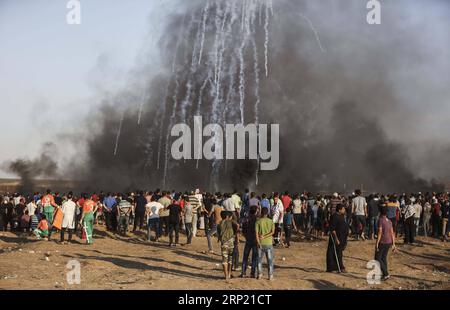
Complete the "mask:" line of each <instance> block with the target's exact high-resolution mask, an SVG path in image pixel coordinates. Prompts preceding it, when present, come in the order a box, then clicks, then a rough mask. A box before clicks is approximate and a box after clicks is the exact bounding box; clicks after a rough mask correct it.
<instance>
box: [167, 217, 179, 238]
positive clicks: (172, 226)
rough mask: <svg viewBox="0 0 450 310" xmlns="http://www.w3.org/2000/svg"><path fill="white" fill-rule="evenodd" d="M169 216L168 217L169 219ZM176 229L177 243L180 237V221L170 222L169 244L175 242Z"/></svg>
mask: <svg viewBox="0 0 450 310" xmlns="http://www.w3.org/2000/svg"><path fill="white" fill-rule="evenodd" d="M168 218H169V217H167V219H168ZM174 231H175V243H176V244H177V243H179V239H180V223H179V222H176V223H174V222H172V223H169V244H173V232H174Z"/></svg>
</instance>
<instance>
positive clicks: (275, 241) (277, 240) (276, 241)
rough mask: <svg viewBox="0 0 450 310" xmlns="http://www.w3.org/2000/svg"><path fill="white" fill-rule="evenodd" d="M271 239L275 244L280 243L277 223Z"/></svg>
mask: <svg viewBox="0 0 450 310" xmlns="http://www.w3.org/2000/svg"><path fill="white" fill-rule="evenodd" d="M273 239H274V243H275V244H280V243H281V225H280V224H278V223H276V224H275V232H274V234H273Z"/></svg>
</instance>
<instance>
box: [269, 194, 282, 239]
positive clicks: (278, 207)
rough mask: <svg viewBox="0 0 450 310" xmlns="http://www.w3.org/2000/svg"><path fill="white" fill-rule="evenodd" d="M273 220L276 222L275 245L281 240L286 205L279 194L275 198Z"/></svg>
mask: <svg viewBox="0 0 450 310" xmlns="http://www.w3.org/2000/svg"><path fill="white" fill-rule="evenodd" d="M272 215H273V217H272V221H273V223H274V224H275V233H274V242H275V245H277V244H280V242H281V226H282V225H283V216H284V207H283V203H282V202H281V200H280V199H279V198H278V196H275V197H274V198H273V206H272Z"/></svg>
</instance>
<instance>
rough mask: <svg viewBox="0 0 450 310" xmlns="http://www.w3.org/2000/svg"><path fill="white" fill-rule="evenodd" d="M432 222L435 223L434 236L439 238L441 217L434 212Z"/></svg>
mask: <svg viewBox="0 0 450 310" xmlns="http://www.w3.org/2000/svg"><path fill="white" fill-rule="evenodd" d="M431 223H432V225H433V237H435V238H438V237H439V236H440V228H441V218H440V217H439V216H437V215H435V214H433V215H432V216H431Z"/></svg>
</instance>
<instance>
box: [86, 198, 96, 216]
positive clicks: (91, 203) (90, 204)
mask: <svg viewBox="0 0 450 310" xmlns="http://www.w3.org/2000/svg"><path fill="white" fill-rule="evenodd" d="M95 205H96V203H95V202H94V201H93V200H91V199H87V200H85V201H84V204H83V213H88V212H93V211H94V207H95Z"/></svg>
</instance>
